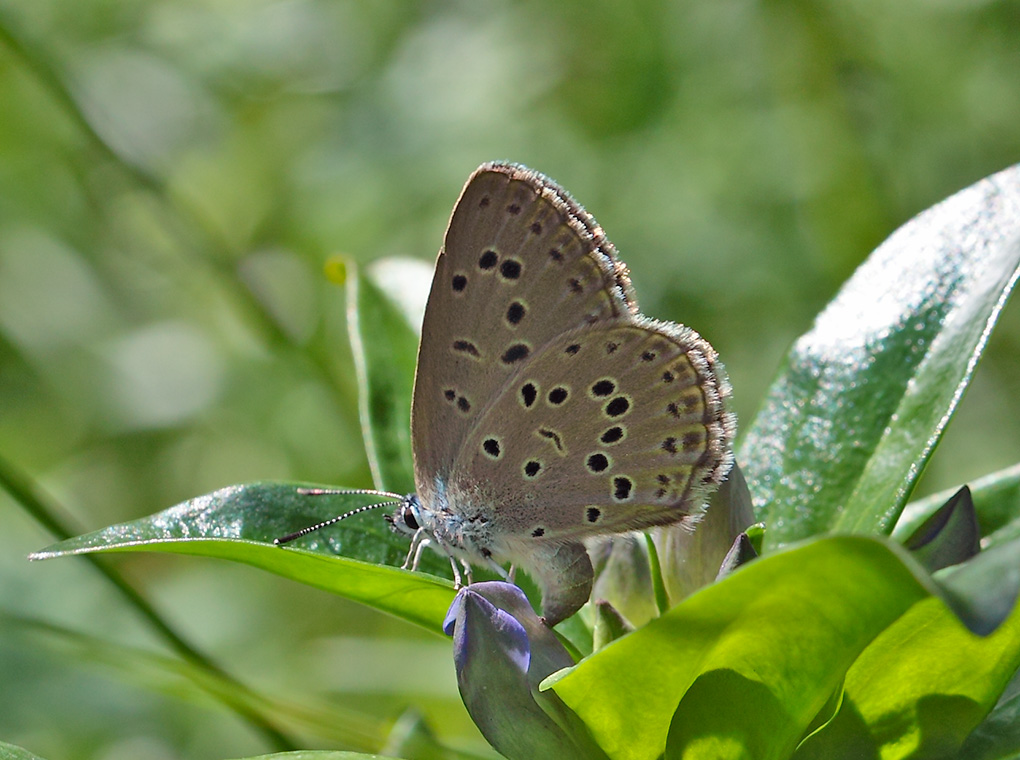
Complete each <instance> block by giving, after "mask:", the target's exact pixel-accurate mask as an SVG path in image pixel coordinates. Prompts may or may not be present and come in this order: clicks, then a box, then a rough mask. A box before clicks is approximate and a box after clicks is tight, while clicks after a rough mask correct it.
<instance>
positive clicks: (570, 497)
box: [450, 316, 733, 556]
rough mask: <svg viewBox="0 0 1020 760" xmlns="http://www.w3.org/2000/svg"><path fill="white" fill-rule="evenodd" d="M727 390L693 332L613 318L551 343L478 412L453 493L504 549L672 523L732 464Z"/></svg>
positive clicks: (694, 507)
mask: <svg viewBox="0 0 1020 760" xmlns="http://www.w3.org/2000/svg"><path fill="white" fill-rule="evenodd" d="M727 392H728V389H727V387H726V384H725V380H724V379H723V376H722V370H721V368H720V367H719V365H718V362H717V360H716V354H715V351H714V350H713V349H712V348H711V346H709V345H708V343H707V342H706V341H704V340H703V339H702V338H701V337H700V336H698V335H697V333H695V332H694V331H693V330H690V329H689V328H686V327H682V326H679V325H674V324H670V323H663V322H654V321H652V320H647V319H645V318H643V317H629V316H628V317H623V318H616V319H611V320H607V321H606V322H604V323H597V324H594V325H586V326H584V327H581V328H576V329H574V330H571V331H568V332H567V333H565V334H563V335H561V336H558V337H557V338H555V339H553V340H552V341H550V342H548V343H547V344H546V345H545V346H543V347H542V349H541V350H539V351H538V352H536V354H535V356H534V357H533V358H532V359H531V360H530V361H529V362H527V363H526V364H525V365H524V366H523V367H521V369H520V371H519V372H518V373H517V374H515V375H514V377H513V378H512V379H511V381H510V382H509V383H508V384H507V385H506V386H505V387H503V388H501V389H500V392H499V394H498V395H497V399H496V401H495V403H494V404H492V405H491V406H490V407H489V408H488V409H487V410H486V411H485V413H484V414H483V415H482V416H481V417H480V418H479V420H478V422H477V424H476V425H475V426H474V427H473V428H472V429H471V431H470V432H469V434H468V437H467V438H466V439H465V441H464V446H463V448H462V449H461V452H460V455H459V456H458V458H457V460H456V464H455V467H454V470H453V472H452V474H451V481H450V482H451V490H453V491H454V492H457V493H471V492H477V493H480V494H481V495H482V499H483V500H484V501H489V500H493V501H494V502H495V503H499V504H504V505H508V506H511V508H501V509H500V510H498V511H497V512H496V513H495V514H493V515H492V517H491V521H492V530H493V532H494V533H495V534H497V535H500V536H507V537H511V538H510V546H511V548H510V549H509V550H508V551H509V552H510V554H511V556H513V555H516V554H520V553H522V552H523V553H527V551H528V549H527V543H528V542H532V544H535V543H538V544H541V543H543V542H563V541H577V540H579V539H583V538H585V537H587V536H591V535H594V534H599V533H622V532H626V531H629V530H635V529H640V528H648V527H651V526H653V525H662V524H668V523H674V522H678V521H681V520H683V519H684V518H685V517H687V516H688V515H692V514H697V513H699V512H700V511H701V509H702V508H703V502H704V497H705V495H706V494H707V493H708V492H709V491H710V490H712V489H714V488H715V487H716V486H717V485H718V484H719V483H720V482H721V481H722V479H723V478H724V477H725V475H726V473H727V471H728V470H729V467H730V464H731V454H730V444H731V442H732V437H733V423H732V418H731V417H730V416H729V415H728V414H727V413H726V412H725V410H724V408H723V404H724V397H725V396H726V394H727Z"/></svg>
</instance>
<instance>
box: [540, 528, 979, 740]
mask: <svg viewBox="0 0 1020 760" xmlns="http://www.w3.org/2000/svg"><path fill="white" fill-rule="evenodd" d="M933 593H943V592H942V591H941V589H940V588H939V587H938V586H937V585H936V584H935V583H934V582H933V581H932V580H931V578H930V576H928V575H927V574H926V573H925V572H924V571H923V570H922V569H921V568H920V567H919V566H918V565H917V564H916V562H914V561H913V560H912V559H911V558H910V557H909V556H908V554H907V553H906V552H905V551H904V550H903V549H902V548H900V547H898V546H897V545H895V544H893V543H891V542H889V541H885V540H881V539H874V538H866V537H863V536H835V537H829V538H825V539H816V540H812V541H809V542H807V543H804V544H801V545H799V546H797V547H795V548H791V549H787V550H784V551H780V552H778V553H775V554H773V555H769V556H766V557H764V558H761V559H758V560H755V561H752V562H751V563H749V564H747V565H745V566H743V567H741V568H739V569H737V570H736V571H735V572H734V573H733V574H732V575H730V576H729V577H727V578H726V579H725V580H723V581H721V582H719V583H716V584H714V585H712V586H708V587H706V588H704V589H702V590H701V591H699V592H698V593H696V594H694V595H693V596H691V597H689V598H688V599H687V600H685V601H684V602H683V603H681V604H680V605H678V606H677V607H674V608H673V609H672V610H670V611H669V612H668V613H666V614H665V615H664V616H663V617H661V618H659V619H657V620H654V621H652V622H651V623H649V624H648V625H647V626H645V627H644V628H641V629H639V630H638V631H635V632H634V633H632V634H630V635H628V636H625V637H624V638H622V639H619V640H618V641H616V642H613V643H612V644H610V645H608V646H607V647H606V648H605V649H602V650H600V651H599V652H597V653H596V654H594V655H592V656H591V657H589V658H588V659H586V660H584V661H582V662H581V663H580V664H578V665H577V666H576V667H575V668H573V669H572V670H571V671H569V672H568V673H567V674H566V675H564V676H562V677H561V678H559V679H558V680H556V679H555V677H554V679H550V680H551V681H553V683H552V684H551V685H552V688H553V689H555V690H556V692H557V693H558V694H559V695H560V696H561V697H562V698H563V701H564V702H565V703H566V704H567V705H568V706H569V707H571V708H572V709H573V710H574V711H575V712H576V713H577V714H578V715H579V716H580V717H581V718H582V720H584V721H585V722H586V723H587V724H588V725H589V727H590V728H591V730H592V732H593V734H594V735H595V738H596V740H597V741H598V742H599V744H600V745H601V746H602V747H603V748H604V749H605V750H606V752H607V754H609V755H610V756H611V757H613V758H619V759H621V760H622V759H623V758H627V759H628V760H643V759H645V758H648V759H650V758H655V757H657V756H658V755H659V754H661V753H662V752H663V751H664V749H665V748H666V746H667V743H666V740H667V733H668V734H669V747H670V754H671V756H680V755H681V754H682V752H683V750H685V749H691V750H693V749H694V748H696V747H699V746H700V747H702V748H703V749H705V751H707V752H710V753H711V752H717V753H722V754H720V755H718V756H721V757H729V756H733V757H745V756H753V757H756V758H773V757H774V758H785V757H788V756H789V754H790V753H791V752H792V751H793V749H794V748H795V747H796V745H797V743H798V741H799V740H800V738H801V736H802V735H803V733H804V731H805V730H806V729H807V728H808V726H809V725H810V724H811V722H812V720H813V719H814V717H815V716H816V715H817V714H818V712H819V710H820V709H821V708H822V707H823V705H825V704H826V702H827V700H829V699H830V697H831V695H832V693H833V692H834V690H835V689H836V688H837V687H838V685H839V684H840V682H841V680H842V679H843V677H844V675H845V674H846V672H847V670H848V669H849V668H850V666H851V665H852V663H853V662H854V660H855V659H856V658H857V657H858V656H859V655H860V653H861V652H862V651H863V650H864V648H865V647H867V646H868V644H870V642H871V641H872V640H874V639H875V637H876V636H878V635H879V634H880V633H881V632H882V631H883V630H885V629H886V628H887V627H888V626H889V625H890V624H892V623H893V622H894V621H895V620H896V619H897V618H899V617H900V616H901V615H902V614H903V613H904V612H905V611H906V610H908V609H909V608H910V607H911V606H913V605H914V604H915V603H916V602H918V601H920V600H921V599H924V598H925V597H927V596H928V595H930V594H933ZM968 635H969V634H968ZM651 663H654V666H650V664H651ZM678 705H679V707H677V706H678ZM674 714H676V718H675V720H674ZM763 716H767V717H763ZM671 724H672V728H671ZM713 737H716V738H718V737H727V742H728V743H727V744H725V745H723V746H720V745H712V744H711V742H714V741H716V738H713ZM695 756H696V755H695Z"/></svg>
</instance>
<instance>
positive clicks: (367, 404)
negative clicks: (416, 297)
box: [347, 265, 418, 493]
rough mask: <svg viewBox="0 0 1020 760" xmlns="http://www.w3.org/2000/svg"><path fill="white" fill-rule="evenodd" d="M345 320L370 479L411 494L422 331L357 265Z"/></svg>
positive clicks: (349, 274)
mask: <svg viewBox="0 0 1020 760" xmlns="http://www.w3.org/2000/svg"><path fill="white" fill-rule="evenodd" d="M347 324H348V327H349V331H350V339H351V350H352V352H353V355H354V363H355V367H356V368H357V371H358V404H359V409H360V415H361V426H362V431H363V434H364V438H365V450H366V452H367V454H368V462H369V465H370V466H371V468H372V478H373V479H374V480H375V483H376V487H377V488H381V489H385V490H389V491H396V492H398V493H410V492H412V491H414V463H413V461H412V459H411V391H412V388H413V386H414V367H415V360H416V357H417V354H418V335H417V333H416V332H415V330H414V329H413V327H412V326H411V324H410V323H409V322H408V320H407V317H406V315H405V314H404V313H403V312H402V311H401V310H400V309H398V308H397V306H396V305H395V304H394V303H393V302H392V301H391V300H390V299H389V298H388V297H387V296H386V295H385V294H384V293H383V292H382V291H381V290H380V289H379V288H378V287H377V286H376V284H375V283H374V282H373V281H372V280H371V278H368V277H360V276H359V275H358V273H357V272H356V271H355V269H354V267H353V265H349V266H348V271H347Z"/></svg>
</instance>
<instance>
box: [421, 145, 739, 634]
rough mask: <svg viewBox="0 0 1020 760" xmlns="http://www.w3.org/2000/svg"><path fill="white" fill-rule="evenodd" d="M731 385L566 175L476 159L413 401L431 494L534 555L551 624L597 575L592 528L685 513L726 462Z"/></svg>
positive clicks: (513, 555)
mask: <svg viewBox="0 0 1020 760" xmlns="http://www.w3.org/2000/svg"><path fill="white" fill-rule="evenodd" d="M728 393H729V386H728V384H727V382H726V380H725V376H724V374H723V372H722V369H721V367H719V366H718V364H717V361H716V354H715V352H714V351H713V350H712V348H711V347H710V346H709V345H708V343H706V342H705V341H704V340H703V339H701V338H700V337H699V336H698V335H697V334H696V333H694V332H693V331H692V330H690V329H688V328H685V327H682V326H679V325H673V324H669V323H660V322H654V321H652V320H649V319H646V318H645V317H642V316H641V315H639V314H638V313H637V305H636V303H635V301H634V299H633V296H632V292H631V286H630V281H629V278H628V276H627V271H626V267H625V266H624V265H623V264H622V263H621V262H620V261H619V260H618V259H617V258H616V252H615V249H614V248H613V246H612V244H611V243H610V242H609V241H608V240H607V239H606V237H605V234H604V233H603V231H602V229H601V228H600V227H599V226H598V224H597V223H596V222H595V220H594V219H593V218H592V217H591V216H590V215H589V214H587V213H586V212H585V211H584V210H583V209H582V208H581V207H580V206H579V205H578V204H577V203H575V202H574V201H573V200H572V199H571V198H570V197H569V196H568V195H567V194H566V193H565V192H564V191H563V190H562V189H560V188H559V187H558V186H556V185H555V184H554V183H552V182H550V181H549V180H548V179H546V178H545V177H543V176H542V175H540V174H537V173H536V172H532V171H529V170H527V169H524V168H523V167H519V166H515V165H509V164H486V165H484V166H482V167H481V168H480V169H479V170H478V171H476V172H475V173H474V174H473V175H472V177H471V178H470V179H469V180H468V182H467V184H466V185H465V187H464V190H463V192H462V194H461V197H460V200H459V201H458V203H457V206H456V207H455V208H454V212H453V216H452V217H451V219H450V225H449V228H448V230H447V233H446V239H445V244H444V247H443V249H442V250H441V251H440V254H439V257H438V260H437V262H436V273H435V277H434V279H433V282H432V291H431V293H430V295H429V301H428V305H427V307H426V311H425V321H424V325H423V328H422V341H421V347H420V349H419V354H418V370H417V374H416V377H415V389H414V401H413V405H412V416H411V433H412V442H413V448H414V456H415V483H416V487H417V490H418V496H419V498H420V500H421V504H422V508H423V509H424V510H426V511H430V512H431V513H432V515H433V517H434V518H435V520H436V521H437V523H444V522H445V524H446V525H447V527H448V528H449V530H448V532H449V534H450V535H449V536H447V537H446V540H447V541H448V542H453V543H455V544H457V543H459V544H460V545H458V546H455V547H454V548H458V549H460V550H462V551H465V552H466V553H467V554H468V555H469V556H471V557H472V558H473V559H478V558H479V557H481V558H484V557H488V556H497V557H499V558H501V559H510V560H511V561H515V562H518V563H520V564H522V565H524V567H525V569H527V570H528V571H529V572H530V573H531V574H532V575H533V576H535V577H536V579H537V580H538V581H539V583H540V585H541V586H542V592H543V609H544V611H545V615H546V619H547V621H548V622H549V623H550V624H553V623H555V622H556V621H558V620H561V619H563V618H565V617H567V616H569V615H571V614H573V613H574V612H575V611H576V610H577V609H578V608H579V607H580V606H581V605H582V604H583V603H584V602H585V600H586V599H587V598H588V595H589V593H590V591H591V584H592V568H591V562H590V561H589V559H588V555H587V553H586V552H585V549H584V545H583V543H582V539H584V538H586V537H588V536H591V535H595V534H599V533H612V532H620V531H627V530H632V529H637V528H644V527H649V526H651V525H659V524H666V523H672V522H677V521H680V520H683V519H684V518H685V517H686V516H687V515H689V514H691V513H692V512H696V511H698V510H700V508H701V499H702V497H703V495H704V494H705V493H707V492H708V491H709V490H711V488H712V487H714V486H715V485H717V484H718V483H719V482H720V481H721V480H722V479H723V478H724V477H725V474H726V472H727V470H728V469H729V466H730V463H731V454H730V447H731V444H732V438H733V420H732V417H731V416H730V415H729V414H728V413H727V412H726V411H725V409H724V400H725V397H726V396H727V394H728ZM439 511H442V513H443V514H442V516H439V515H438V514H437V513H438V512H439Z"/></svg>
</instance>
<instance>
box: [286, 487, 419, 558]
mask: <svg viewBox="0 0 1020 760" xmlns="http://www.w3.org/2000/svg"><path fill="white" fill-rule="evenodd" d="M297 492H298V493H299V494H303V495H306V496H327V495H331V494H347V495H349V494H355V495H364V496H388V497H390V498H391V499H396V501H383V502H379V503H378V504H368V505H366V506H364V507H358V508H357V509H352V510H351V511H350V512H344V513H343V514H342V515H337V516H336V517H331V518H330V519H328V520H323V521H322V522H320V523H316V524H315V525H309V526H308V527H307V528H302V529H301V530H299V531H297V532H295V533H289V534H287V535H286V536H283V537H282V538H274V539H273V543H274V544H276V545H277V546H283V545H284V544H289V543H290V542H291V541H293V540H295V539H297V538H301V537H302V536H307V535H308V534H309V533H313V532H315V531H317V530H321V529H322V528H328V527H329V526H330V525H335V524H336V523H338V522H340V521H341V520H346V519H347V518H348V517H353V516H354V515H359V514H361V513H362V512H367V511H368V510H370V509H379V508H380V507H395V506H397V505H398V504H400V503H401V502H403V500H404V497H403V496H401V495H400V494H398V493H390V492H389V491H373V490H371V489H350V490H346V489H344V490H340V489H336V488H299V489H297Z"/></svg>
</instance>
